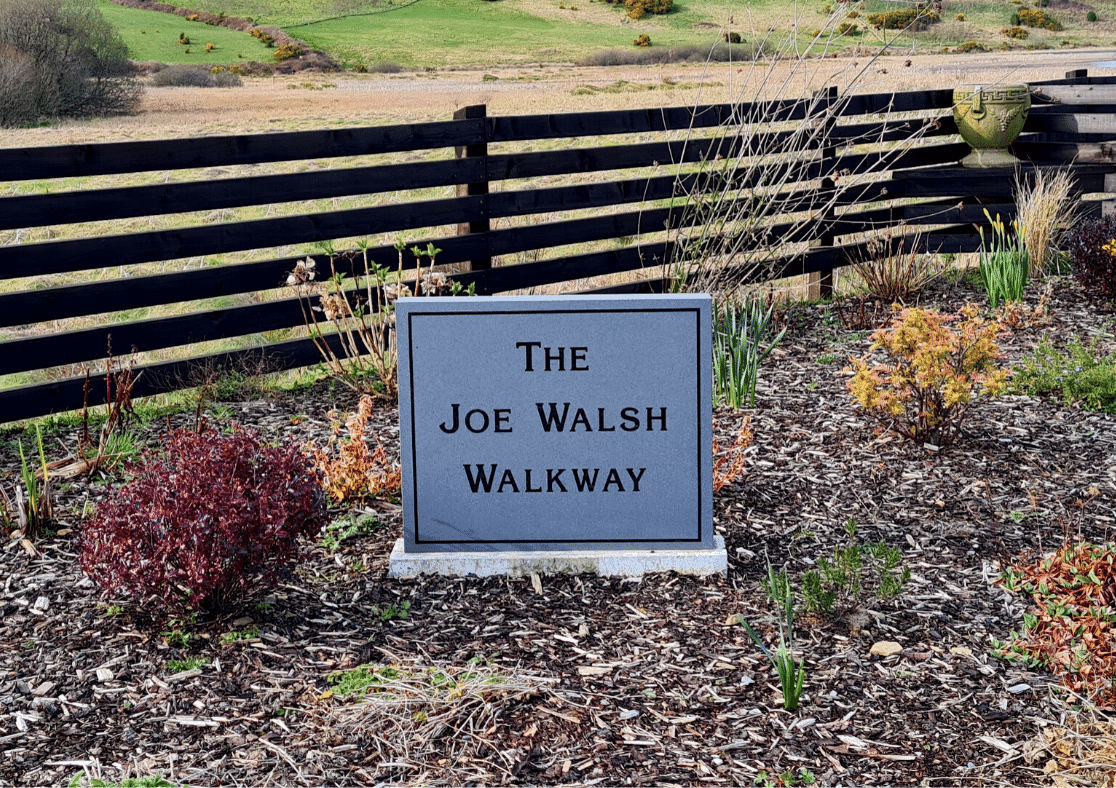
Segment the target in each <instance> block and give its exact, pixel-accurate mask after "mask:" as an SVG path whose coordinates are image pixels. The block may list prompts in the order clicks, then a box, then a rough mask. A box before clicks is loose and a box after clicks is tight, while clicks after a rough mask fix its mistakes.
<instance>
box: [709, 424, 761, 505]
mask: <svg viewBox="0 0 1116 788" xmlns="http://www.w3.org/2000/svg"><path fill="white" fill-rule="evenodd" d="M753 437H754V436H753V435H752V419H751V417H750V416H745V417H744V421H743V423H742V424H741V425H740V430H739V432H737V434H736V440H735V441H733V443H732V445H731V446H730V447H729V448H728V449H726V450H725V451H724V452H721V451H720V447H719V446H718V445H717V439H716V438H714V439H713V492H714V493H718V492H720V491H721V490H722V489H723V488H724V487H725V486H726V485H729V484H732V483H733V482H734V481H736V480H737V479H738V478H740V475H741V474H743V473H744V451H745V449H747V448H748V447H749V446H751V445H752V438H753Z"/></svg>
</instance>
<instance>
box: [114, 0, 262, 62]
mask: <svg viewBox="0 0 1116 788" xmlns="http://www.w3.org/2000/svg"><path fill="white" fill-rule="evenodd" d="M97 8H98V10H100V12H101V14H103V15H104V17H105V19H107V20H108V22H109V24H111V25H112V26H113V27H115V28H116V29H117V30H119V31H120V35H121V37H123V39H124V43H125V44H127V45H128V56H129V57H131V58H132V60H157V61H159V62H160V63H194V64H198V65H216V64H218V63H222V64H228V63H235V62H237V61H239V60H245V61H248V60H256V61H261V62H274V54H273V53H274V51H275V50H273V49H268V48H267V47H265V46H264V45H263V44H261V43H260V42H259V41H258V40H256V39H255V38H252V36H250V35H248V34H247V33H241V32H238V31H236V30H229V29H227V28H224V27H215V26H213V25H207V24H204V23H202V22H188V21H186V20H185V19H183V18H182V17H178V16H174V15H173V14H164V13H161V12H159V11H140V10H137V9H135V8H125V7H123V6H119V5H116V4H115V3H111V2H109V1H108V0H99V2H98V3H97ZM183 33H185V34H186V37H187V38H188V39H189V40H190V43H189V45H184V44H183V43H181V42H180V41H179V36H180V35H181V34H183ZM206 44H213V49H211V50H210V51H209V52H206V49H205V45H206ZM187 50H188V51H187Z"/></svg>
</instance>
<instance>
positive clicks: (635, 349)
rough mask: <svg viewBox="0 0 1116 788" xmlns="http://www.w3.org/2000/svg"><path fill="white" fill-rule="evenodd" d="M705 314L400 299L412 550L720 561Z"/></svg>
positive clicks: (573, 303) (646, 304)
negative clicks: (629, 554)
mask: <svg viewBox="0 0 1116 788" xmlns="http://www.w3.org/2000/svg"><path fill="white" fill-rule="evenodd" d="M710 310H711V301H710V298H709V297H708V296H704V295H672V296H584V297H567V296H561V297H540V296H524V297H498V298H468V297H456V298H404V299H400V300H399V301H398V302H397V305H396V320H397V327H398V332H399V415H400V440H401V455H402V464H403V511H404V539H403V549H404V551H405V552H406V553H446V552H476V551H554V550H664V549H668V550H680V549H681V550H687V549H690V550H703V549H704V550H709V549H712V548H713V546H714V540H713V518H712V505H713V482H712V469H711V461H712V436H711V434H710V431H711V425H712V392H711V389H710V385H711V380H710V376H711V349H710V342H711V325H712V323H711V320H712V318H711V313H710Z"/></svg>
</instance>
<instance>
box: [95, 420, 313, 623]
mask: <svg viewBox="0 0 1116 788" xmlns="http://www.w3.org/2000/svg"><path fill="white" fill-rule="evenodd" d="M132 473H133V477H132V479H131V480H130V481H129V482H127V483H126V484H124V485H123V486H122V487H118V488H115V489H111V490H110V491H109V493H108V495H107V496H106V498H105V500H104V501H103V502H102V503H101V504H100V505H99V506H98V507H97V510H96V512H95V513H94V515H93V517H92V518H91V519H90V520H89V521H88V522H87V523H86V525H85V528H84V530H83V531H82V535H81V568H82V571H83V572H85V574H86V575H88V576H89V577H90V578H92V579H93V580H95V581H96V582H97V583H98V584H100V585H101V587H102V588H104V589H105V590H106V591H109V592H110V593H113V594H123V595H126V596H129V597H131V598H132V599H134V600H136V601H137V602H139V603H141V604H149V605H152V606H154V608H155V609H157V610H159V611H160V613H162V614H164V615H174V614H177V613H184V612H186V611H189V610H196V609H199V608H200V609H205V610H222V609H226V608H228V607H229V606H231V605H232V604H234V603H236V602H237V601H239V600H240V599H242V598H243V597H245V596H246V595H248V594H249V593H251V592H252V591H254V590H256V589H257V588H262V587H266V586H268V585H270V584H272V583H274V582H275V581H276V580H277V579H278V578H279V577H280V575H281V573H282V572H283V571H284V569H285V568H286V567H287V565H288V564H290V563H291V562H292V561H294V560H295V559H296V558H298V555H299V550H300V546H299V541H300V539H312V538H313V537H314V536H316V535H317V533H318V531H320V530H321V528H322V527H323V526H324V525H325V523H326V520H327V517H326V505H325V494H324V493H323V491H322V488H321V482H320V481H319V478H318V474H317V473H316V472H315V471H314V469H313V468H312V467H311V465H310V462H309V460H308V459H307V458H306V457H305V456H304V455H303V454H302V452H301V450H300V449H299V448H298V446H296V445H294V444H293V443H290V442H284V443H280V444H279V445H270V444H268V443H266V442H264V441H263V440H261V439H260V438H259V437H258V436H257V434H256V433H255V432H253V431H251V430H247V429H241V428H234V430H233V431H232V432H231V433H215V432H205V433H201V434H196V433H193V432H190V431H186V430H178V431H176V432H173V433H171V435H170V437H169V438H168V439H167V442H166V446H165V448H164V450H163V451H162V452H160V453H156V454H152V455H150V456H147V457H145V458H144V459H143V460H142V461H141V462H140V463H139V464H138V465H136V466H133V468H132Z"/></svg>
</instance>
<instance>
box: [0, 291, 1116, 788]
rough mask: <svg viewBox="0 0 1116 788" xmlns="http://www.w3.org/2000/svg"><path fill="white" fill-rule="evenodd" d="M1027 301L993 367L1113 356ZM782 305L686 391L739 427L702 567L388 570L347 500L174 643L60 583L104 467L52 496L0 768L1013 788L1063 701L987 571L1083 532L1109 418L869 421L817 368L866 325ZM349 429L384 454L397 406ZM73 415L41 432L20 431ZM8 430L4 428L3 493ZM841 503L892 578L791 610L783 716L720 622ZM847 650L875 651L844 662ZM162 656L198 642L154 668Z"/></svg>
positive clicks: (150, 432)
mask: <svg viewBox="0 0 1116 788" xmlns="http://www.w3.org/2000/svg"><path fill="white" fill-rule="evenodd" d="M1033 289H1034V290H1035V293H1034V294H1032V296H1031V304H1032V306H1033V305H1034V304H1035V303H1036V302H1037V297H1038V292H1037V291H1038V286H1035V287H1034V288H1033ZM925 301H926V303H927V304H928V305H934V306H939V307H942V308H945V309H950V310H955V309H956V308H958V307H960V306H961V305H962V304H964V303H966V302H975V303H980V302H981V294H980V293H979V292H977V291H976V290H975V289H974V288H973V286H972V285H970V284H966V283H963V282H962V283H948V284H947V283H941V284H939V285H936V286H935V287H934V288H933V289H932V290H931V291H930V292H929V293H928V294H927V295H926V296H925ZM1049 309H1050V323H1049V324H1048V325H1044V326H1033V327H1022V328H1020V329H1018V330H1016V331H1013V332H1012V333H1011V334H1010V335H1009V336H1007V337H1005V338H1004V340H1003V341H1002V343H1001V344H1002V347H1003V349H1004V352H1005V354H1006V357H1007V360H1008V361H1010V362H1016V361H1018V360H1019V359H1020V358H1022V357H1024V356H1026V355H1027V354H1028V353H1029V351H1030V350H1031V349H1032V348H1033V347H1034V346H1035V344H1036V343H1037V341H1038V339H1039V338H1040V336H1042V335H1046V336H1049V337H1050V338H1051V339H1052V340H1053V341H1054V342H1055V344H1058V345H1062V344H1065V343H1066V342H1068V340H1069V339H1070V338H1071V337H1073V336H1081V337H1086V338H1092V337H1098V338H1100V341H1101V344H1102V347H1103V348H1104V349H1105V350H1107V351H1108V352H1112V351H1113V350H1114V348H1113V347H1112V343H1113V317H1112V314H1111V312H1110V311H1107V310H1105V309H1102V308H1100V307H1098V306H1097V305H1095V304H1091V303H1089V302H1088V301H1086V300H1085V299H1084V298H1083V297H1082V295H1081V294H1080V292H1079V291H1078V290H1077V288H1076V287H1075V286H1074V285H1073V284H1072V283H1068V282H1061V283H1059V284H1058V286H1057V287H1056V288H1054V289H1053V292H1052V293H1051V295H1050V297H1049ZM784 319H785V321H786V325H787V327H788V332H787V336H786V338H785V339H784V340H783V342H782V343H781V345H780V346H779V347H778V349H777V350H776V352H775V354H774V355H773V356H772V357H771V358H770V359H769V360H768V361H767V362H766V363H765V365H764V367H763V368H762V370H761V377H760V390H759V402H758V407H757V408H755V409H754V410H751V411H747V412H745V413H734V412H731V411H718V412H717V413H716V419H717V425H716V431H717V434H718V437H719V440H720V443H721V445H722V446H728V445H730V444H731V443H732V440H733V438H734V437H735V435H736V433H737V431H738V429H739V426H740V421H741V419H743V418H744V416H745V415H750V417H751V426H752V430H753V432H754V434H755V441H754V443H753V445H752V447H751V448H750V449H749V450H748V455H747V456H748V462H747V466H746V470H745V473H744V475H743V476H742V477H741V478H740V479H738V480H737V481H736V482H735V483H733V484H730V485H728V486H727V487H725V489H724V490H722V491H721V492H720V493H719V494H718V496H717V502H716V512H715V518H716V526H717V529H718V531H719V532H720V533H721V534H723V535H724V537H725V539H726V541H727V544H728V550H729V556H730V558H729V562H730V568H729V573H728V576H727V577H714V578H706V579H700V578H692V577H683V576H676V575H651V576H647V577H644V578H642V579H639V580H629V579H619V578H607V577H594V576H543V577H522V578H489V579H477V578H475V577H474V578H454V579H448V578H432V577H423V578H420V579H412V580H394V579H389V578H388V577H387V576H386V572H387V558H388V554H389V552H390V550H391V547H392V544H393V543H394V541H395V540H396V539H397V538H398V537H399V536H400V535H401V514H400V513H399V511H398V508H397V507H393V506H391V505H390V504H381V503H374V504H370V505H368V506H367V507H357V509H355V510H354V513H357V514H359V513H361V512H363V511H365V509H367V511H370V512H372V513H373V514H374V515H375V517H376V519H377V522H378V526H377V527H376V529H375V530H374V531H373V532H371V533H369V534H363V535H356V536H352V537H350V538H349V539H347V540H346V541H344V542H343V543H342V544H341V545H340V547H339V548H337V549H335V550H330V549H327V548H326V547H324V546H322V545H316V546H314V547H313V549H312V551H311V554H310V556H309V557H308V558H307V560H306V561H304V562H303V563H301V564H300V565H299V566H298V569H297V571H296V572H294V573H293V574H292V575H291V576H290V577H289V578H288V579H287V580H286V582H284V583H282V584H281V585H280V586H279V587H278V588H276V589H274V590H273V591H272V592H270V593H268V594H267V595H266V597H262V598H260V599H259V600H256V604H252V605H249V606H248V607H246V608H245V609H242V610H240V611H237V612H235V613H233V614H231V615H230V616H229V617H227V618H225V619H221V620H203V621H199V622H197V623H196V624H195V625H193V626H189V627H186V628H185V631H186V632H187V633H188V634H190V635H192V637H191V638H190V639H189V640H188V641H187V642H185V643H183V642H182V640H181V639H179V638H175V637H173V636H167V635H165V634H162V633H164V632H166V631H168V630H167V627H166V626H165V625H153V624H152V622H151V620H150V619H149V618H147V617H145V615H144V614H143V613H142V612H140V611H135V610H132V609H131V608H129V607H128V606H127V604H126V603H124V601H123V600H119V599H107V598H104V597H103V596H102V594H101V593H100V591H99V589H98V588H97V586H96V584H95V582H94V581H95V578H94V579H89V578H85V577H83V576H82V575H81V573H80V571H79V570H78V568H77V561H76V555H75V551H76V532H77V531H78V529H80V527H81V517H82V513H83V512H87V511H89V510H90V509H91V507H93V506H94V505H95V504H96V502H97V500H98V499H99V498H100V497H102V496H103V495H104V492H105V489H106V486H105V484H104V483H102V482H100V481H97V480H88V479H86V480H78V481H76V482H75V483H73V484H72V486H69V487H68V488H64V489H63V490H62V491H60V492H59V494H58V497H57V504H56V508H57V512H58V513H59V518H58V519H59V523H58V526H57V527H58V528H59V529H61V530H62V532H63V533H60V534H59V535H56V536H54V537H51V538H44V539H42V540H40V541H39V542H38V544H37V545H36V547H37V550H36V554H35V555H31V554H30V552H29V551H27V550H26V549H24V548H23V547H21V546H20V545H19V543H18V542H12V543H10V544H8V545H7V546H6V549H4V550H0V567H2V576H3V581H2V583H0V608H2V610H3V620H2V623H0V653H3V654H4V668H3V672H2V673H0V782H4V783H10V784H13V785H60V784H62V785H64V784H66V783H67V782H68V781H69V780H70V779H71V778H72V777H74V776H75V775H78V774H82V773H83V772H84V774H85V776H86V777H88V778H103V779H106V780H110V781H113V782H119V781H121V780H123V779H125V778H127V777H137V776H145V775H160V776H162V777H164V778H165V779H167V780H169V781H171V782H173V783H175V784H179V785H183V784H184V785H244V786H248V785H251V786H267V785H291V786H301V785H308V786H309V785H324V784H336V785H376V784H381V783H406V784H415V785H417V784H424V785H425V784H493V785H495V784H558V783H567V784H577V785H593V784H604V785H698V784H726V785H753V784H770V785H780V784H788V785H789V784H803V783H804V782H806V781H809V780H810V779H814V780H816V784H818V785H837V784H842V785H942V784H950V785H953V784H978V783H979V784H981V785H1025V784H1040V783H1042V781H1043V779H1044V776H1043V773H1042V769H1041V767H1042V757H1041V756H1035V749H1036V747H1035V746H1034V744H1033V742H1034V741H1036V740H1039V739H1040V738H1041V737H1040V734H1041V733H1042V731H1043V729H1044V728H1045V727H1046V726H1048V725H1051V724H1055V723H1061V722H1063V721H1064V720H1065V719H1066V717H1067V714H1070V708H1071V706H1072V705H1074V704H1078V705H1080V704H1081V703H1082V701H1081V699H1080V698H1077V697H1075V696H1074V695H1072V694H1068V693H1067V692H1066V690H1065V689H1063V687H1062V685H1061V684H1060V683H1059V682H1058V680H1057V679H1056V678H1053V677H1051V676H1050V675H1048V674H1040V673H1035V672H1031V671H1028V670H1027V669H1025V668H1024V667H1022V666H1021V665H1019V664H1018V663H1008V662H1004V661H1001V660H999V659H996V658H995V657H993V656H991V655H990V653H989V652H990V650H992V648H993V643H994V641H997V640H1000V641H1002V640H1005V639H1007V638H1008V636H1009V633H1011V631H1012V630H1013V629H1014V630H1017V629H1019V627H1020V625H1021V622H1022V616H1023V613H1024V612H1025V611H1026V610H1027V609H1028V607H1029V601H1028V600H1026V599H1023V598H1020V597H1016V596H1012V595H1011V594H1009V593H1008V592H1007V591H1005V590H1004V589H1003V588H1002V587H1001V586H1000V585H997V584H995V582H994V581H995V580H996V579H997V577H998V576H999V574H1000V570H1001V567H1003V566H1005V565H1006V563H1008V562H1012V561H1015V560H1017V559H1018V557H1019V556H1020V555H1021V554H1023V553H1026V552H1031V553H1034V554H1036V555H1038V554H1041V553H1043V552H1049V551H1051V550H1053V549H1054V548H1056V547H1057V546H1059V545H1060V544H1062V542H1063V540H1064V538H1065V537H1066V536H1067V535H1068V536H1069V537H1071V538H1078V537H1080V538H1082V539H1088V540H1092V541H1094V542H1096V541H1100V542H1103V541H1106V540H1109V539H1111V538H1112V536H1113V529H1114V526H1116V510H1114V506H1116V429H1114V423H1113V418H1112V417H1111V416H1107V415H1104V414H1099V413H1095V412H1089V411H1085V410H1082V409H1079V408H1076V407H1067V406H1065V405H1063V404H1062V403H1060V402H1056V401H1049V400H1038V399H1034V398H1030V397H1025V396H1017V395H1012V396H1004V397H1002V398H1000V399H997V400H994V401H992V402H988V403H984V404H982V405H980V406H979V407H977V408H975V409H974V410H973V411H972V413H971V414H970V416H969V418H968V420H967V422H966V426H965V434H964V436H963V439H962V440H961V442H960V443H958V444H957V445H954V446H951V447H948V448H943V449H940V450H935V449H933V448H929V447H922V446H918V445H915V444H912V443H911V442H909V441H907V440H905V439H902V438H899V437H896V436H894V435H892V434H889V433H885V432H881V431H880V430H879V429H878V428H877V426H876V425H875V424H874V423H873V422H871V421H870V420H868V419H866V418H865V417H864V416H863V415H862V414H860V413H858V411H857V409H856V407H855V406H854V405H853V403H852V401H851V399H850V397H849V396H848V394H847V392H846V388H845V384H846V379H847V377H846V375H844V374H842V371H841V370H842V367H843V366H845V363H846V360H847V358H848V355H849V354H862V353H864V352H866V350H867V348H868V345H869V340H868V339H867V333H868V332H867V331H853V330H850V329H848V328H845V327H844V326H843V325H842V324H841V322H840V321H839V320H838V319H837V316H836V314H835V312H834V310H833V309H832V308H831V307H830V306H825V305H822V306H818V305H805V306H796V307H794V308H792V309H790V310H789V311H788V312H787V313H786V314H785V316H784ZM353 404H354V403H353V400H352V398H351V397H350V396H349V395H348V394H346V393H344V392H343V390H341V389H340V388H339V387H336V388H335V387H331V386H329V384H328V383H322V384H319V385H317V386H315V387H314V388H312V389H310V390H308V391H302V392H299V393H294V394H292V393H287V394H274V395H270V396H268V397H263V396H262V395H259V394H256V395H253V396H252V397H251V398H249V399H248V400H246V401H241V402H222V403H214V404H213V405H212V406H210V417H211V419H213V420H215V421H218V420H233V421H236V422H239V423H242V424H251V425H255V426H257V427H258V428H259V429H261V430H266V431H269V432H271V433H276V432H280V433H283V434H286V435H290V436H292V437H295V438H297V439H299V440H306V439H308V438H310V437H318V438H319V439H321V438H323V437H324V436H325V434H326V432H327V429H328V420H327V418H326V412H327V411H328V410H329V408H330V407H333V406H335V405H337V406H340V407H343V408H351V407H352V406H353ZM190 419H191V417H190V416H189V415H182V416H178V417H174V419H173V420H172V421H173V422H174V423H175V424H186V423H188V422H189V421H190ZM374 420H375V432H376V433H377V434H378V435H379V437H380V438H381V439H382V440H383V441H384V443H385V445H386V446H387V447H388V450H389V452H390V453H392V455H393V456H396V457H397V456H398V426H397V413H396V411H395V410H394V409H388V408H381V410H380V411H379V412H378V413H377V414H376V415H375V416H374ZM166 429H167V424H166V423H165V422H163V421H156V422H154V423H151V424H148V425H147V426H145V427H144V428H143V434H144V437H145V439H146V440H148V441H150V442H151V443H154V442H156V441H158V440H159V438H160V436H161V435H163V434H165V432H166ZM74 435H75V433H73V432H63V433H59V434H54V435H52V436H51V437H49V438H48V441H47V448H48V453H50V452H51V451H55V452H57V453H58V454H61V453H62V450H61V448H60V447H59V444H58V441H60V440H61V441H62V443H63V445H66V446H72V445H73V444H74V442H75V437H74ZM13 452H14V445H13V444H12V442H11V441H9V442H8V443H6V444H5V445H4V446H3V449H2V457H0V471H2V472H3V473H5V474H6V475H5V476H0V479H3V480H4V482H3V483H5V484H10V483H11V479H13V478H14V477H13V476H12V474H13V473H14V472H15V471H16V469H17V467H18V459H16V457H17V455H14V454H13ZM338 514H339V515H340V514H341V513H338ZM849 520H853V521H855V523H856V524H857V525H858V529H859V534H860V535H861V536H862V538H864V539H865V540H867V541H873V542H874V541H880V540H882V541H885V542H887V543H889V544H891V545H893V546H895V547H898V548H900V549H901V550H902V552H903V558H904V561H905V564H906V566H908V567H909V568H910V570H911V575H912V576H911V580H910V582H909V583H908V584H907V585H906V586H905V587H904V591H903V594H902V595H901V596H900V597H899V598H898V599H896V600H889V601H879V600H877V599H875V598H874V597H871V596H868V597H867V598H866V599H864V600H863V601H862V604H860V605H859V606H856V607H854V608H853V609H852V610H850V611H849V612H848V613H846V614H844V615H841V616H838V617H835V618H829V619H820V618H817V617H813V618H811V617H800V618H799V619H798V621H797V622H796V631H795V637H796V643H795V647H796V652H797V653H798V654H799V655H800V656H801V657H802V658H803V659H804V660H805V665H806V670H807V675H806V686H805V693H806V694H805V697H804V699H803V702H802V705H801V707H800V709H799V710H798V711H796V712H793V713H792V712H787V711H785V710H783V708H782V705H781V703H780V697H779V687H778V680H777V677H776V674H775V671H774V669H773V668H772V667H771V665H770V664H769V663H768V662H767V661H766V660H765V659H764V658H763V656H762V654H761V653H760V651H759V650H758V649H757V648H756V647H755V645H754V644H753V643H752V642H751V641H750V640H749V638H748V636H747V634H746V632H745V631H744V629H743V628H742V627H741V626H739V625H738V624H737V623H736V617H737V616H738V615H743V616H744V617H745V618H746V619H747V620H749V621H751V622H752V623H753V624H754V625H755V626H756V627H757V629H758V630H759V631H760V632H761V633H763V634H764V635H765V636H766V637H768V638H769V640H770V639H771V638H773V637H774V632H775V629H774V618H773V610H772V607H771V604H770V602H768V600H767V598H766V596H765V594H764V591H763V590H762V588H761V585H760V581H761V578H763V577H765V576H766V561H767V560H768V559H770V561H771V562H772V563H774V564H775V565H776V566H785V567H786V568H787V570H788V571H789V572H790V574H791V575H792V577H796V576H798V575H799V574H800V573H801V572H803V571H805V570H807V569H809V568H810V567H811V566H812V565H813V564H814V562H815V561H816V560H817V559H818V558H819V557H822V556H828V555H830V554H831V552H832V550H833V548H834V546H836V545H841V544H845V543H847V541H848V538H849V537H848V536H847V534H846V531H845V526H846V523H847V522H848V521H849ZM67 531H68V533H65V532H67ZM113 605H121V606H122V612H119V613H117V608H115V607H112V606H113ZM408 605H409V607H408ZM230 633H235V634H237V635H239V637H240V639H232V638H230V637H229V635H230ZM877 641H894V642H897V643H898V644H899V645H900V646H901V648H902V651H901V652H900V653H898V654H895V655H893V656H888V657H878V656H874V655H872V654H871V653H870V652H871V647H872V645H873V644H874V643H876V642H877ZM189 658H198V659H199V661H200V662H201V663H202V664H200V666H198V667H195V668H193V669H189V670H185V671H179V672H177V673H176V672H174V671H172V670H170V669H169V668H168V662H170V661H172V660H187V659H189ZM364 665H367V666H369V668H368V670H370V671H376V670H379V671H381V672H380V673H379V674H376V675H379V676H380V677H381V679H382V682H381V684H379V685H374V686H373V687H372V689H371V691H369V692H368V694H367V695H365V696H363V697H361V696H360V695H359V694H358V695H345V694H343V693H342V692H338V691H337V689H338V687H339V686H340V685H338V684H337V683H336V679H334V681H331V676H335V674H338V673H342V672H345V671H350V670H352V669H354V668H357V667H359V666H364ZM384 668H389V669H390V670H389V671H387V672H384V671H383V669H384ZM1025 753H1027V755H1028V757H1027V758H1025V757H1024V754H1025ZM765 780H766V781H767V782H766V783H765V782H764V781H765Z"/></svg>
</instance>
